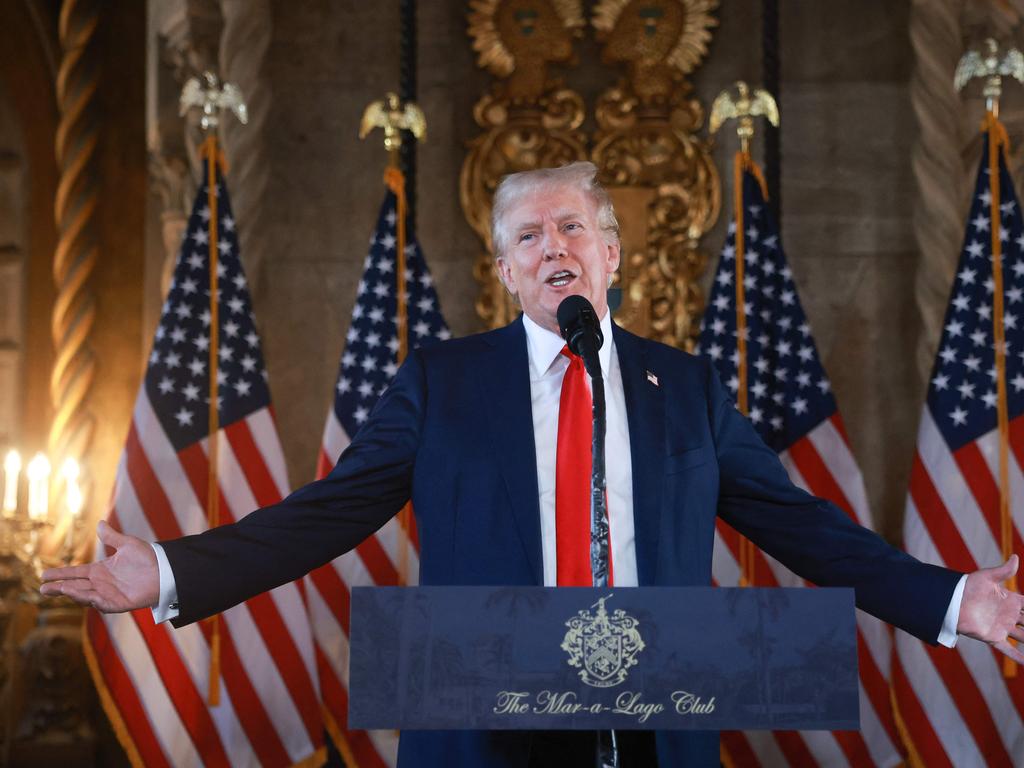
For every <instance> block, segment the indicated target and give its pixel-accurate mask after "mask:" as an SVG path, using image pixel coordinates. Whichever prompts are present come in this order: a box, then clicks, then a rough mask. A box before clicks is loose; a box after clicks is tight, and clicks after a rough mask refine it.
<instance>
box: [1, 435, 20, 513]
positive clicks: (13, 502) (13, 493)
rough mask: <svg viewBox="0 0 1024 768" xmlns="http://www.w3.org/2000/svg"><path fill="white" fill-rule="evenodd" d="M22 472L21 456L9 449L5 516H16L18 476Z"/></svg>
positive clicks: (5, 467) (6, 459) (6, 463)
mask: <svg viewBox="0 0 1024 768" xmlns="http://www.w3.org/2000/svg"><path fill="white" fill-rule="evenodd" d="M20 474H21V456H20V455H19V454H18V452H17V451H8V452H7V456H6V457H5V458H4V505H3V507H2V509H3V515H4V517H14V514H15V512H17V511H18V476H19V475H20Z"/></svg>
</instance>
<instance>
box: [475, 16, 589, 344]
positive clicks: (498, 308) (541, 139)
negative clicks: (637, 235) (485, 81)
mask: <svg viewBox="0 0 1024 768" xmlns="http://www.w3.org/2000/svg"><path fill="white" fill-rule="evenodd" d="M470 5H471V12H470V17H469V18H470V26H469V34H470V36H471V37H472V38H473V48H474V50H476V51H477V52H478V53H479V59H478V62H479V64H480V66H481V67H485V68H487V69H488V70H490V71H491V72H492V73H493V74H495V75H497V76H499V77H503V78H507V80H505V81H502V82H499V83H496V84H495V85H494V86H493V87H492V88H491V91H490V92H489V93H487V94H485V95H484V96H483V97H482V98H481V99H480V100H479V101H478V102H477V103H476V106H475V107H474V109H473V117H474V119H475V120H476V123H477V125H479V126H480V127H481V128H483V129H484V131H483V133H482V134H480V135H479V136H477V137H476V138H475V139H474V140H473V141H472V142H471V143H470V150H469V154H468V155H467V156H466V160H465V162H464V163H463V165H462V174H461V176H460V180H459V196H460V200H461V202H462V209H463V212H464V213H465V216H466V220H467V221H468V222H469V224H470V226H472V227H473V229H474V230H475V231H476V233H477V234H478V235H479V236H480V239H481V240H483V242H484V243H485V245H486V248H487V250H486V251H485V252H484V253H481V254H480V256H478V257H477V260H476V263H475V264H474V266H473V274H474V275H475V277H476V279H477V280H478V281H479V282H480V285H481V290H480V296H479V297H478V299H477V302H476V309H477V313H478V314H479V316H480V317H481V318H482V319H483V321H484V323H485V324H486V325H487V327H489V328H494V327H498V326H500V325H504V324H506V323H508V322H509V321H510V320H512V319H513V318H514V317H515V316H516V314H517V313H518V308H517V307H516V306H515V304H514V302H513V301H512V299H511V298H510V297H509V296H508V294H507V293H506V291H505V289H504V287H503V286H502V285H501V283H500V281H499V280H498V278H497V275H496V273H495V271H494V258H493V256H492V255H491V253H490V251H491V232H490V217H491V200H492V198H493V197H494V190H495V188H496V187H497V185H498V182H499V181H500V180H501V178H502V176H504V175H506V174H509V173H515V172H517V171H524V170H529V169H531V168H539V167H543V166H551V165H563V164H565V163H569V162H572V161H573V160H583V159H586V157H587V150H586V137H585V135H584V134H583V132H582V131H581V130H580V126H581V125H582V123H583V117H584V114H585V112H584V106H583V99H582V97H581V96H580V95H579V94H578V93H576V92H575V91H572V90H570V89H568V88H564V87H562V86H561V84H560V83H559V82H558V81H557V80H554V79H552V78H549V77H548V73H547V66H548V64H549V63H551V62H565V61H568V60H569V59H571V58H572V53H573V50H572V40H573V37H574V36H575V35H576V34H578V31H579V30H580V29H581V28H582V26H583V24H584V21H583V8H582V3H581V2H580V1H579V0H474V1H473V2H472V3H471V4H470Z"/></svg>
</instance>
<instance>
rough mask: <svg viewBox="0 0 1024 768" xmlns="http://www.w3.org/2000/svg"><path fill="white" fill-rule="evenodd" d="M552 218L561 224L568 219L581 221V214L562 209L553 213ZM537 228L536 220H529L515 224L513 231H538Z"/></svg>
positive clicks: (572, 209) (571, 209)
mask: <svg viewBox="0 0 1024 768" xmlns="http://www.w3.org/2000/svg"><path fill="white" fill-rule="evenodd" d="M553 218H554V220H555V221H557V222H559V223H562V222H563V221H567V220H568V219H582V218H583V213H582V212H581V211H578V210H576V209H575V208H563V209H561V210H559V211H555V215H554V217H553ZM539 227H540V221H539V220H537V219H531V220H530V221H523V222H520V223H518V224H516V225H515V226H514V227H513V231H515V232H523V231H524V230H527V229H538V228H539Z"/></svg>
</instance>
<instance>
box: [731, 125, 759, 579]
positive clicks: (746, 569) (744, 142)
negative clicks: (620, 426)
mask: <svg viewBox="0 0 1024 768" xmlns="http://www.w3.org/2000/svg"><path fill="white" fill-rule="evenodd" d="M748 142H749V139H748V138H747V137H746V136H741V137H740V151H739V152H737V153H736V155H735V156H734V158H733V177H732V181H733V184H732V186H733V210H734V211H735V212H736V213H735V215H736V232H735V238H736V248H735V259H736V285H735V289H736V355H737V359H736V378H737V379H738V380H739V384H738V388H737V391H736V406H737V407H738V408H739V411H740V413H742V414H743V415H744V416H747V415H749V413H750V408H749V403H748V392H747V313H746V288H745V286H744V285H743V279H744V269H745V267H746V264H745V263H744V256H745V254H746V238H745V236H744V231H743V230H744V225H743V170H744V168H745V167H746V166H747V165H748V164H749V163H750V162H751V161H750V151H749V143H748ZM739 550H740V586H741V587H749V586H751V585H753V584H754V579H755V565H754V545H753V542H751V541H750V539H748V538H747V537H746V536H743V535H742V534H741V535H740V541H739Z"/></svg>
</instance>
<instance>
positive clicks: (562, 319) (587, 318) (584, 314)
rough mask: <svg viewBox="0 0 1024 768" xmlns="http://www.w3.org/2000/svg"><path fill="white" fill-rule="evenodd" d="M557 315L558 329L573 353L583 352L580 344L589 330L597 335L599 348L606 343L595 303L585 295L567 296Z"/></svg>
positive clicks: (593, 334) (559, 306)
mask: <svg viewBox="0 0 1024 768" xmlns="http://www.w3.org/2000/svg"><path fill="white" fill-rule="evenodd" d="M556 317H557V318H558V330H559V331H560V332H561V334H562V338H563V339H565V342H566V344H568V345H569V350H570V351H571V352H572V353H573V354H575V355H579V354H582V352H581V350H580V347H579V344H580V341H581V339H582V338H583V336H584V335H585V334H587V333H588V332H589V334H591V335H592V336H593V337H596V339H597V349H600V348H601V345H602V344H603V343H604V335H603V334H602V333H601V321H600V320H598V318H597V312H595V311H594V305H593V304H591V303H590V301H588V300H587V298H586V297H585V296H577V295H572V296H566V297H565V298H564V299H562V303H561V304H559V305H558V312H557V313H556Z"/></svg>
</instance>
